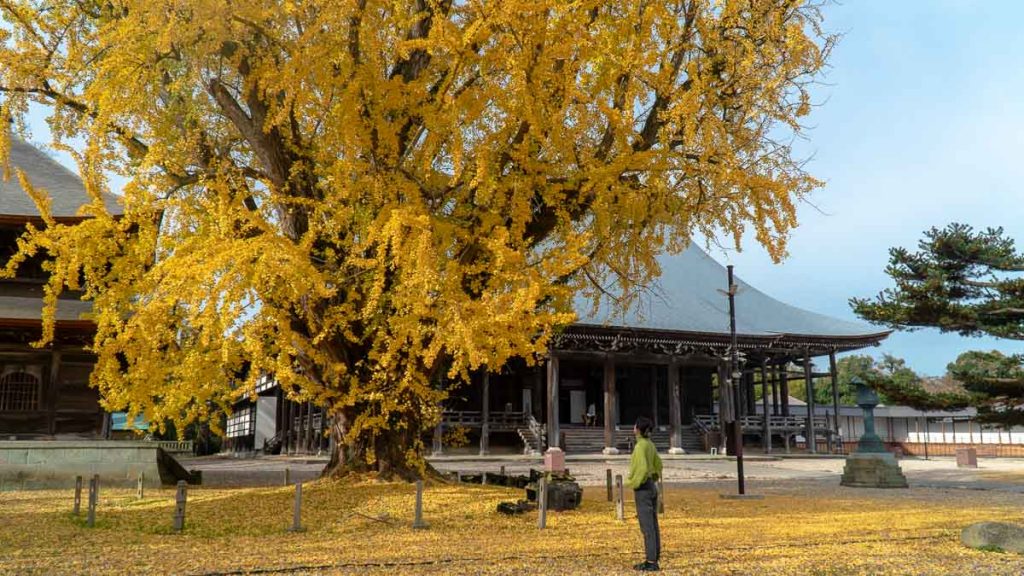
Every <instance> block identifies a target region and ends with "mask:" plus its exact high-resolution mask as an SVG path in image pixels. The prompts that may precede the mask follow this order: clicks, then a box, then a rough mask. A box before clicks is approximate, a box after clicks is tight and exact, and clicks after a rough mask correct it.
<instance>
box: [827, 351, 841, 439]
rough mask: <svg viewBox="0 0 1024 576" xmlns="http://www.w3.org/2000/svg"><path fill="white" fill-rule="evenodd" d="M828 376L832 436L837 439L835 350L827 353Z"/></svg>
mask: <svg viewBox="0 0 1024 576" xmlns="http://www.w3.org/2000/svg"><path fill="white" fill-rule="evenodd" d="M828 377H829V380H831V381H832V413H833V414H834V415H835V418H834V422H833V425H834V429H833V430H832V433H833V437H834V438H835V439H836V440H838V439H839V436H840V434H839V371H838V370H836V351H835V350H832V351H830V352H829V353H828Z"/></svg>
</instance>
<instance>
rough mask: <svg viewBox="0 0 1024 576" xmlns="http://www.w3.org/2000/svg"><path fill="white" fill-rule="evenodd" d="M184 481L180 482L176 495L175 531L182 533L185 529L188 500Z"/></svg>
mask: <svg viewBox="0 0 1024 576" xmlns="http://www.w3.org/2000/svg"><path fill="white" fill-rule="evenodd" d="M187 490H188V489H187V488H186V485H185V481H184V480H178V491H177V493H176V494H175V495H174V531H175V532H181V531H182V530H184V529H185V502H186V501H187V500H188V492H187Z"/></svg>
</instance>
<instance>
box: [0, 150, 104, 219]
mask: <svg viewBox="0 0 1024 576" xmlns="http://www.w3.org/2000/svg"><path fill="white" fill-rule="evenodd" d="M10 138H11V153H10V158H9V163H10V169H11V170H10V178H8V179H6V180H4V179H0V216H25V217H29V218H31V217H38V216H39V211H38V210H36V205H35V203H33V202H32V199H31V198H29V196H28V194H26V193H25V191H24V190H22V188H21V184H20V183H19V182H18V178H17V175H16V173H15V168H17V169H20V170H22V171H23V172H25V174H26V176H28V181H29V182H30V183H31V184H32V186H33V187H35V188H36V189H39V190H45V191H46V192H47V193H48V194H49V195H50V197H51V205H50V210H51V212H52V214H53V216H54V217H56V218H74V217H76V216H78V209H79V208H80V207H81V206H82V205H83V204H88V203H89V202H90V198H89V195H88V194H86V192H85V187H84V186H83V185H82V181H81V179H79V177H78V176H77V175H76V174H75V173H74V172H72V171H70V170H68V169H67V168H65V167H64V166H63V165H62V164H61V163H59V162H57V161H56V160H54V159H53V158H50V157H49V156H47V155H46V154H44V153H43V152H42V151H40V150H39V149H37V148H35V147H34V146H32V145H31V144H28V143H27V142H25V141H24V140H22V139H21V138H18V137H17V136H14V135H11V136H10ZM105 200H106V205H107V210H109V211H111V213H114V214H120V213H121V208H120V206H119V204H118V201H117V198H115V197H113V196H107V197H106V198H105Z"/></svg>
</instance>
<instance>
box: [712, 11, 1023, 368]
mask: <svg viewBox="0 0 1024 576" xmlns="http://www.w3.org/2000/svg"><path fill="white" fill-rule="evenodd" d="M825 15H826V27H827V29H829V30H831V31H835V32H840V33H842V34H843V35H844V37H843V39H842V41H841V42H840V43H839V45H838V46H837V48H836V50H835V53H834V55H833V57H832V60H831V65H832V69H831V70H830V71H829V74H828V76H827V78H826V82H827V83H828V85H827V86H822V87H821V88H820V89H819V90H818V92H817V100H819V101H822V102H823V103H824V104H823V105H822V106H821V107H820V108H818V109H817V110H816V111H815V113H814V114H813V115H812V117H811V120H810V124H811V125H812V126H813V130H811V131H810V133H809V136H810V140H809V142H807V143H804V144H803V145H802V148H803V149H804V153H805V154H813V156H814V157H813V160H812V161H811V163H810V165H809V167H810V168H809V169H810V171H811V172H812V173H813V174H814V175H815V176H817V177H819V178H821V179H824V180H825V181H826V182H827V184H826V186H825V187H824V188H823V189H820V190H819V191H817V192H816V193H815V194H814V195H813V197H812V198H811V202H812V203H813V204H814V206H811V205H804V206H801V208H800V211H799V216H800V222H801V225H800V227H799V228H798V229H797V230H796V231H795V232H794V234H793V236H792V241H791V243H790V246H789V252H790V257H789V258H788V259H787V260H786V261H785V262H784V263H783V264H782V265H774V264H772V263H771V261H770V259H769V258H768V256H767V254H766V253H765V252H764V250H762V249H760V247H757V246H756V245H754V244H752V243H748V244H747V245H746V246H745V250H744V252H742V253H740V254H735V253H733V254H728V255H724V254H722V253H720V252H718V253H714V255H715V256H716V257H717V258H719V259H720V260H723V261H728V262H731V263H733V264H735V266H736V273H737V274H738V275H739V276H740V277H742V278H743V279H744V280H746V281H748V282H750V283H752V284H754V285H755V286H758V287H759V288H760V289H761V290H763V291H765V292H768V293H769V294H771V295H773V296H775V297H777V298H779V299H782V300H784V301H787V302H789V303H791V304H795V305H798V306H802V307H804V308H807V309H810V310H813V311H816V312H821V313H825V314H830V315H833V316H837V317H840V318H846V319H855V316H854V315H853V313H852V312H851V311H850V308H849V305H848V304H847V300H848V299H849V298H850V297H851V296H872V295H874V294H876V293H877V292H879V291H880V290H881V289H883V288H885V287H888V286H890V285H891V282H890V281H889V279H888V277H887V276H885V274H884V272H883V270H884V267H885V265H886V263H887V261H888V253H887V251H888V248H889V247H890V246H907V247H914V246H916V244H917V241H918V240H919V239H920V238H921V236H922V232H923V231H924V230H926V229H928V228H930V227H932V226H944V225H945V224H947V223H948V222H952V221H959V222H965V223H967V224H971V225H973V226H975V227H976V228H984V227H988V226H1002V227H1004V228H1005V229H1006V231H1007V233H1008V234H1009V235H1011V236H1012V237H1014V238H1016V239H1017V240H1018V242H1019V243H1021V244H1024V203H1022V202H1021V200H1022V199H1024V194H1022V192H1024V190H1022V187H1021V186H1022V185H1021V183H1022V182H1024V157H1022V155H1024V96H1022V95H1024V74H1022V73H1021V72H1022V71H1024V70H1022V68H1024V44H1022V43H1021V33H1020V22H1021V21H1022V19H1024V3H1018V2H1010V1H1003V2H996V1H984V2H981V1H977V2H971V1H965V0H959V1H952V0H950V1H942V0H927V1H926V0H900V1H896V2H893V1H883V0H847V1H845V2H844V3H843V4H841V5H837V4H833V5H830V6H827V7H826V8H825ZM738 313H742V311H738ZM978 348H981V349H1000V350H1003V351H1006V352H1016V351H1021V349H1022V348H1024V347H1022V346H1020V345H1019V344H1014V343H1012V342H1000V341H997V340H994V339H989V338H968V339H965V338H962V337H960V336H957V335H955V334H939V333H938V331H932V330H927V331H918V332H913V333H897V334H894V335H893V336H891V337H890V338H889V339H888V340H887V341H886V343H884V344H883V345H882V346H881V347H880V348H877V349H874V350H871V351H869V352H870V353H872V354H880V353H882V352H888V353H891V354H895V355H897V356H902V357H904V358H906V359H907V361H908V364H909V365H910V366H911V367H912V368H914V369H915V370H917V371H919V372H921V373H923V374H930V375H938V374H941V373H943V372H944V371H945V366H946V364H947V363H949V362H950V361H952V360H953V359H955V358H956V356H957V355H958V354H959V353H960V352H963V351H965V350H970V349H978Z"/></svg>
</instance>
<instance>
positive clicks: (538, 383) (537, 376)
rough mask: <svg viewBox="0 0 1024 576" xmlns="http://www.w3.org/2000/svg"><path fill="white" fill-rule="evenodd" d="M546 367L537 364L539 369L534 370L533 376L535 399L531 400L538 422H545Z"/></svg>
mask: <svg viewBox="0 0 1024 576" xmlns="http://www.w3.org/2000/svg"><path fill="white" fill-rule="evenodd" d="M543 399H544V367H543V364H541V363H540V362H538V363H537V369H536V370H534V374H533V398H531V399H530V402H531V404H533V417H534V418H535V419H536V420H537V421H538V422H542V421H543V420H544V403H543V401H542V400H543Z"/></svg>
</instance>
